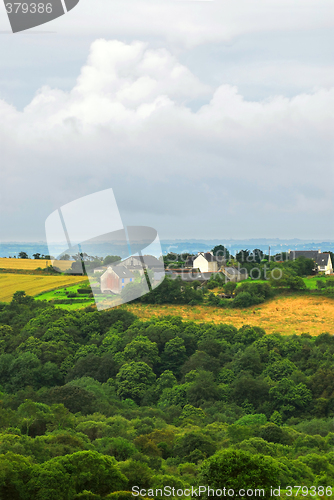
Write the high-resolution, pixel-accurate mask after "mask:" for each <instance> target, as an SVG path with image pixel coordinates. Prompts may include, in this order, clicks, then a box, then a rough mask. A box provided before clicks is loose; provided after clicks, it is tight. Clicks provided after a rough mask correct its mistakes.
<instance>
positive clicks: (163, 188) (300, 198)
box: [0, 0, 334, 241]
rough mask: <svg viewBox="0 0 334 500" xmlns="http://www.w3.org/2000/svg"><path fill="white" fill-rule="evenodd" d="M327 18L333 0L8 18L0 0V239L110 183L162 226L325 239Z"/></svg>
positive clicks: (332, 84)
mask: <svg viewBox="0 0 334 500" xmlns="http://www.w3.org/2000/svg"><path fill="white" fill-rule="evenodd" d="M333 27H334V4H333V1H332V0H251V1H250V0H233V2H231V1H230V0H229V1H226V0H215V1H200V0H199V1H191V0H187V1H183V0H166V1H163V0H143V1H142V0H115V1H111V0H80V2H79V4H78V6H77V7H75V8H74V9H73V10H72V11H71V12H69V13H68V14H66V15H64V16H62V17H60V18H58V19H56V20H54V21H52V22H50V23H48V24H45V25H43V26H41V27H38V28H34V29H32V30H29V31H27V32H22V33H16V34H12V33H11V31H10V25H9V21H8V18H7V16H6V12H5V9H4V7H2V6H1V5H0V214H1V217H0V240H2V241H36V240H44V239H45V221H46V219H47V218H48V216H49V215H50V214H51V213H52V212H54V211H55V210H57V209H58V208H59V207H61V206H63V205H65V204H68V203H70V202H72V201H74V200H76V199H78V198H81V197H83V196H87V195H89V194H92V193H95V192H98V191H101V190H105V189H109V188H112V189H113V191H114V195H115V198H116V201H117V204H118V208H119V211H120V214H121V217H122V221H123V224H125V225H144V226H151V227H154V228H155V229H156V230H157V231H158V234H159V236H160V238H161V239H167V238H170V239H173V238H178V239H180V238H181V239H187V238H196V239H216V238H218V239H220V238H221V239H222V241H223V240H224V239H231V238H235V239H245V238H276V237H278V238H301V239H310V240H315V239H319V240H321V239H322V240H326V241H328V240H330V239H334V224H333V220H332V219H333V216H332V214H333V159H334V141H333V135H334V61H333V59H334V57H333V56H334V49H333V47H334V31H333ZM103 210H104V206H103V204H101V214H102V213H103Z"/></svg>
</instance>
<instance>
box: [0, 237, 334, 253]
mask: <svg viewBox="0 0 334 500" xmlns="http://www.w3.org/2000/svg"><path fill="white" fill-rule="evenodd" d="M220 244H222V245H224V246H225V247H226V248H227V249H228V250H229V252H230V253H232V255H233V254H235V253H236V252H238V251H239V250H246V249H249V250H253V249H254V248H259V249H260V250H262V251H263V252H265V253H267V252H268V247H269V246H270V251H271V254H272V255H273V254H275V253H279V252H286V251H287V250H289V249H290V250H318V249H319V248H320V249H321V250H322V251H324V252H326V251H332V252H334V241H330V240H328V241H317V240H300V239H297V238H295V239H290V240H284V239H279V238H273V239H269V238H253V239H240V240H231V239H224V238H221V239H214V240H201V239H198V240H196V239H189V240H162V241H161V247H162V250H163V253H164V254H165V255H166V254H167V253H168V252H174V253H183V252H189V253H197V252H203V251H207V250H211V249H212V248H213V247H214V246H215V245H220ZM95 250H96V247H94V252H95ZM21 251H24V252H27V254H28V255H29V257H32V255H33V254H34V253H37V252H38V253H41V254H48V253H49V250H48V247H47V245H46V243H45V242H43V241H40V242H29V243H27V242H4V243H1V244H0V257H9V256H11V257H14V256H17V255H18V254H19V252H21ZM117 251H118V252H117V255H121V256H122V257H126V256H128V247H127V246H124V248H123V246H121V245H120V246H119V248H117ZM109 253H110V252H108V249H107V248H106V247H104V246H103V247H101V252H100V255H99V256H100V257H105V256H106V255H108V254H109ZM94 255H95V253H94Z"/></svg>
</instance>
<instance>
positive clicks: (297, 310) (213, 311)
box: [126, 295, 334, 335]
mask: <svg viewBox="0 0 334 500" xmlns="http://www.w3.org/2000/svg"><path fill="white" fill-rule="evenodd" d="M126 308H127V310H128V311H131V312H133V313H134V314H135V315H136V316H138V317H139V318H143V319H148V318H150V317H152V316H164V315H173V316H181V317H182V318H183V319H184V320H191V321H197V322H206V321H212V322H213V323H230V324H233V325H234V326H236V327H237V328H240V327H241V326H242V325H254V326H260V327H261V328H263V329H264V330H265V331H266V333H281V334H282V335H292V334H297V335H300V334H301V333H309V334H311V335H319V334H321V333H323V332H328V333H331V334H334V300H333V299H330V298H328V297H314V296H308V297H306V296H305V297H303V296H299V295H296V296H290V297H276V298H274V299H273V300H271V301H270V302H266V303H265V304H261V305H258V306H253V307H250V308H247V309H220V308H217V307H207V306H173V305H159V306H158V305H142V304H133V305H132V304H128V305H127V306H126Z"/></svg>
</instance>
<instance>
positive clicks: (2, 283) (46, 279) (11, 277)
mask: <svg viewBox="0 0 334 500" xmlns="http://www.w3.org/2000/svg"><path fill="white" fill-rule="evenodd" d="M82 281H87V276H37V275H29V274H13V273H11V274H5V273H4V274H0V302H9V301H10V300H11V299H12V297H13V294H14V293H15V292H17V291H18V290H24V291H25V292H26V294H27V295H32V296H34V295H38V294H39V293H42V292H46V291H47V290H52V289H54V288H58V287H62V286H66V285H73V284H74V283H80V282H82Z"/></svg>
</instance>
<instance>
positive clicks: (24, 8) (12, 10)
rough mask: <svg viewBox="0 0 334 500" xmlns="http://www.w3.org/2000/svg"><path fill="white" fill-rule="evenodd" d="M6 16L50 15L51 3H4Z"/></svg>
mask: <svg viewBox="0 0 334 500" xmlns="http://www.w3.org/2000/svg"><path fill="white" fill-rule="evenodd" d="M6 10H7V13H8V14H18V13H22V14H28V13H30V14H45V13H46V14H51V12H52V3H46V4H45V3H29V4H28V3H17V2H15V3H6Z"/></svg>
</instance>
